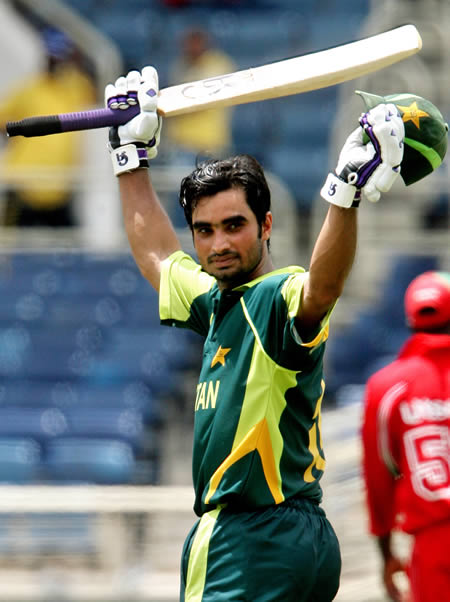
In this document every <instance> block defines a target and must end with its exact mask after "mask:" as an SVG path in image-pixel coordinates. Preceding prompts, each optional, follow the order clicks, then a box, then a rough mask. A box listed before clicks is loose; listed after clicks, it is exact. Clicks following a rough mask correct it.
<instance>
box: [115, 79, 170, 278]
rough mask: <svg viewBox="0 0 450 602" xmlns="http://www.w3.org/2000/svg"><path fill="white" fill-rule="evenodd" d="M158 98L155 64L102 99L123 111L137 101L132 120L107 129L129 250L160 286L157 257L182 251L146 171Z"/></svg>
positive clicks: (153, 148) (154, 148) (157, 123)
mask: <svg viewBox="0 0 450 602" xmlns="http://www.w3.org/2000/svg"><path fill="white" fill-rule="evenodd" d="M157 98H158V74H157V72H156V70H155V69H154V68H153V67H145V68H144V69H143V70H142V74H141V73H139V72H138V71H131V72H130V73H128V75H127V76H126V77H120V78H119V79H118V80H117V81H116V82H115V84H109V85H108V86H107V87H106V89H105V103H106V105H107V106H109V107H110V108H113V109H117V110H121V109H125V108H128V107H129V106H131V105H135V104H136V103H137V102H139V105H140V108H141V112H140V113H139V114H138V115H137V116H136V117H134V118H133V119H132V120H131V121H129V122H128V123H126V124H125V125H122V126H119V127H115V128H111V130H110V135H109V141H110V151H111V159H112V163H113V169H114V173H115V175H116V176H117V177H118V180H119V189H120V196H121V199H122V209H123V217H124V225H125V230H126V233H127V236H128V240H129V243H130V247H131V251H132V253H133V256H134V259H135V261H136V263H137V265H138V267H139V269H140V270H141V272H142V274H143V275H144V277H145V278H146V279H147V280H148V281H149V282H150V284H151V285H152V286H153V287H154V288H155V289H156V290H159V280H160V266H161V261H163V260H164V259H165V258H166V257H168V256H169V255H170V254H171V253H173V252H174V251H177V250H178V249H180V243H179V241H178V239H177V236H176V234H175V230H174V228H173V226H172V223H171V221H170V219H169V216H168V215H167V213H166V211H165V210H164V208H163V207H162V205H161V203H160V201H159V198H158V196H157V194H156V192H155V190H154V188H153V185H152V182H151V178H150V174H149V170H148V162H149V159H153V158H154V157H156V154H157V152H158V144H159V138H160V133H161V118H160V117H158V115H157V113H156V100H157Z"/></svg>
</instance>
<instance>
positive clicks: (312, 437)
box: [303, 380, 326, 483]
mask: <svg viewBox="0 0 450 602" xmlns="http://www.w3.org/2000/svg"><path fill="white" fill-rule="evenodd" d="M321 386H322V394H321V395H320V397H319V399H318V400H317V403H316V409H315V411H314V416H313V420H314V422H313V425H312V427H311V428H310V429H309V446H308V449H309V451H310V452H311V455H312V457H313V460H312V462H311V464H310V465H309V466H308V468H307V469H306V470H305V473H304V475H303V479H304V480H305V481H306V482H307V483H312V482H313V481H315V480H316V477H315V476H314V475H313V473H312V470H313V468H314V467H315V468H317V470H325V464H326V462H325V459H324V458H323V457H322V456H321V454H320V451H319V448H320V449H323V445H322V411H321V410H322V399H323V394H324V392H325V382H324V381H323V380H322V382H321Z"/></svg>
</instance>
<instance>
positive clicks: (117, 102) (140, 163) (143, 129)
mask: <svg viewBox="0 0 450 602" xmlns="http://www.w3.org/2000/svg"><path fill="white" fill-rule="evenodd" d="M158 92H159V85H158V73H157V71H156V69H155V68H154V67H150V66H149V67H144V68H143V69H142V72H139V71H130V72H129V73H128V74H127V75H126V76H125V77H119V78H118V79H117V80H116V82H115V83H114V84H108V85H107V86H106V88H105V105H106V106H107V107H108V108H110V109H113V110H117V111H120V110H123V109H127V108H128V107H130V106H133V105H136V104H139V107H140V112H139V114H138V115H136V117H133V118H132V119H131V120H130V121H128V122H127V123H125V124H124V125H120V126H118V127H112V128H110V130H109V143H110V151H111V158H112V162H113V168H114V173H115V175H120V174H122V173H124V172H127V171H133V170H134V169H138V168H140V167H141V168H142V167H148V159H153V158H154V157H156V155H157V153H158V144H159V140H160V135H161V126H162V120H161V117H160V116H159V115H158V114H157V112H156V109H157V101H158Z"/></svg>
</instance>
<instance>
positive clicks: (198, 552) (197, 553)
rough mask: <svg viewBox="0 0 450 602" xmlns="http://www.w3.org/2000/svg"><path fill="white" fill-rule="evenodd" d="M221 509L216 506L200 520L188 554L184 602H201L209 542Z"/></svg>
mask: <svg viewBox="0 0 450 602" xmlns="http://www.w3.org/2000/svg"><path fill="white" fill-rule="evenodd" d="M222 508H223V506H218V507H217V508H215V509H214V510H211V512H206V513H205V514H204V515H203V516H202V518H201V519H200V522H199V525H198V527H197V531H196V532H195V535H194V541H193V543H192V547H191V551H190V553H189V561H188V570H187V578H186V589H185V595H184V599H185V602H201V601H202V598H203V590H204V589H205V580H206V569H207V566H208V551H209V541H210V539H211V535H212V532H213V529H214V526H215V524H216V521H217V517H218V516H219V513H220V511H221V510H222Z"/></svg>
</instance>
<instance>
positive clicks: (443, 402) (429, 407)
mask: <svg viewBox="0 0 450 602" xmlns="http://www.w3.org/2000/svg"><path fill="white" fill-rule="evenodd" d="M399 409H400V415H401V417H402V420H403V422H404V423H405V424H410V425H416V424H420V423H422V422H425V421H429V422H443V421H444V420H448V419H449V418H450V399H427V398H418V397H415V398H413V399H412V400H411V401H409V402H406V401H404V402H402V403H400V404H399Z"/></svg>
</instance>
